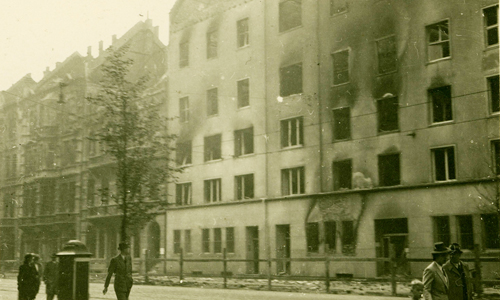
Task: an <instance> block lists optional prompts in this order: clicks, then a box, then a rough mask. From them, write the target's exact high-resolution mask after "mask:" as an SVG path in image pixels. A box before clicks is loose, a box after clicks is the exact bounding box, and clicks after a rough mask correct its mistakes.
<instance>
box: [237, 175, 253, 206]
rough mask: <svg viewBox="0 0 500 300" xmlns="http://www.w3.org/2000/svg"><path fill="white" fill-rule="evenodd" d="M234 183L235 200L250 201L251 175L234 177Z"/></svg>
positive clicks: (251, 195) (251, 190)
mask: <svg viewBox="0 0 500 300" xmlns="http://www.w3.org/2000/svg"><path fill="white" fill-rule="evenodd" d="M234 180H235V182H236V199H237V200H243V199H252V198H253V197H254V194H253V174H248V175H241V176H236V177H234Z"/></svg>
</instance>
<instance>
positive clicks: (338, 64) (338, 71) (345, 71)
mask: <svg viewBox="0 0 500 300" xmlns="http://www.w3.org/2000/svg"><path fill="white" fill-rule="evenodd" d="M332 59H333V84H334V85H338V84H343V83H347V82H349V50H342V51H339V52H335V53H333V54H332Z"/></svg>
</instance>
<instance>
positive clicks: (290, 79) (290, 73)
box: [280, 63, 302, 97]
mask: <svg viewBox="0 0 500 300" xmlns="http://www.w3.org/2000/svg"><path fill="white" fill-rule="evenodd" d="M301 93H302V63H298V64H294V65H291V66H286V67H282V68H281V69H280V96H282V97H286V96H290V95H295V94H301Z"/></svg>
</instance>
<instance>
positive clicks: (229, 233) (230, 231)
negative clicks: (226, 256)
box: [226, 227, 234, 253]
mask: <svg viewBox="0 0 500 300" xmlns="http://www.w3.org/2000/svg"><path fill="white" fill-rule="evenodd" d="M226 251H227V253H234V227H227V228H226Z"/></svg>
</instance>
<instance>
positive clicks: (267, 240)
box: [262, 1, 271, 274]
mask: <svg viewBox="0 0 500 300" xmlns="http://www.w3.org/2000/svg"><path fill="white" fill-rule="evenodd" d="M266 3H267V2H266V1H263V2H262V8H263V14H262V15H263V16H264V82H266V84H265V88H264V91H265V92H264V109H265V110H266V112H265V114H264V117H265V128H264V130H265V135H264V137H265V145H266V147H265V151H266V155H264V157H265V166H266V168H265V170H266V197H265V198H264V199H263V200H262V204H263V205H264V235H265V243H266V244H265V245H266V256H267V259H268V260H269V261H270V260H271V237H270V236H269V235H270V230H269V216H268V208H267V201H266V199H267V198H269V165H268V161H269V160H268V155H269V144H268V135H267V134H268V118H267V117H268V114H267V107H268V105H267V100H268V96H269V93H268V88H269V87H268V84H267V31H266V30H267V14H266V11H267V10H266ZM268 267H270V266H268ZM268 272H269V274H270V272H271V270H268Z"/></svg>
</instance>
